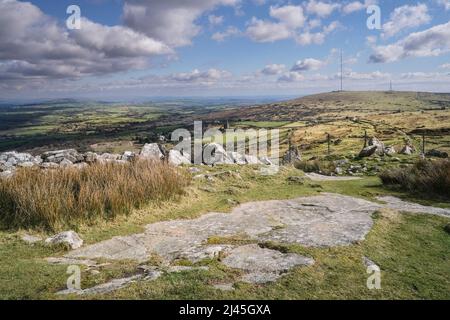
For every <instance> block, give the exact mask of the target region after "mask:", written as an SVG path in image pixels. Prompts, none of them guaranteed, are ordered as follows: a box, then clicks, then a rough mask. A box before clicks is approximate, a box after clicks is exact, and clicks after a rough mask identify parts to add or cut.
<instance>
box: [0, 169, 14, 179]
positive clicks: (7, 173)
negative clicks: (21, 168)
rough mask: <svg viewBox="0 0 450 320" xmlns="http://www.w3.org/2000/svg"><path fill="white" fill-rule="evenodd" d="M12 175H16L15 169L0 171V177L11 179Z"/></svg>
mask: <svg viewBox="0 0 450 320" xmlns="http://www.w3.org/2000/svg"><path fill="white" fill-rule="evenodd" d="M12 176H14V170H6V171H3V172H0V179H9V178H11V177H12Z"/></svg>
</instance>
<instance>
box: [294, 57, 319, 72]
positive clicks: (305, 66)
mask: <svg viewBox="0 0 450 320" xmlns="http://www.w3.org/2000/svg"><path fill="white" fill-rule="evenodd" d="M325 65H326V62H324V61H321V60H317V59H313V58H308V59H305V60H299V61H297V63H296V64H295V65H294V66H293V67H292V68H291V71H296V72H302V71H311V70H312V71H316V70H319V69H321V68H322V67H324V66H325Z"/></svg>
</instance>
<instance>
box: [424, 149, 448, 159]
mask: <svg viewBox="0 0 450 320" xmlns="http://www.w3.org/2000/svg"><path fill="white" fill-rule="evenodd" d="M425 155H426V156H427V157H436V158H442V159H446V158H448V153H447V152H444V151H440V150H436V149H433V150H430V151H428V152H427V153H426V154H425Z"/></svg>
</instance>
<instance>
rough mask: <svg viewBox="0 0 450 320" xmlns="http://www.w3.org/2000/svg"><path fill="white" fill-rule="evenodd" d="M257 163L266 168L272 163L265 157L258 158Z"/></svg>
mask: <svg viewBox="0 0 450 320" xmlns="http://www.w3.org/2000/svg"><path fill="white" fill-rule="evenodd" d="M259 161H260V162H261V163H262V164H264V165H266V166H271V165H273V162H272V161H271V160H270V159H269V157H266V156H263V157H260V158H259Z"/></svg>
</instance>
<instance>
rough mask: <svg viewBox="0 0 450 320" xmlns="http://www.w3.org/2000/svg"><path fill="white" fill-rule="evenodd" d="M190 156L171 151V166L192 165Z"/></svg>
mask: <svg viewBox="0 0 450 320" xmlns="http://www.w3.org/2000/svg"><path fill="white" fill-rule="evenodd" d="M190 158H191V157H190V155H184V154H181V152H180V151H178V150H170V151H169V164H171V165H173V166H181V165H183V164H191V160H190Z"/></svg>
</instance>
